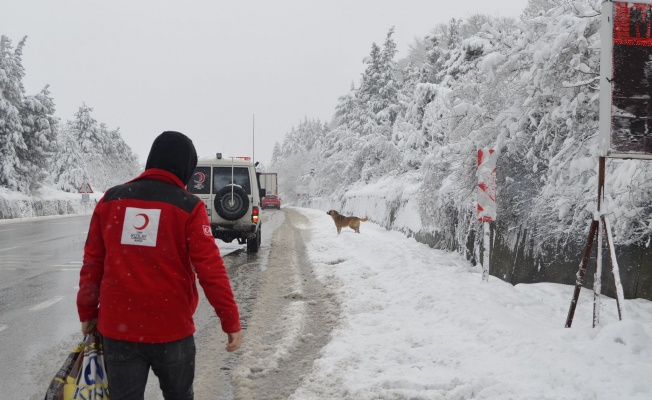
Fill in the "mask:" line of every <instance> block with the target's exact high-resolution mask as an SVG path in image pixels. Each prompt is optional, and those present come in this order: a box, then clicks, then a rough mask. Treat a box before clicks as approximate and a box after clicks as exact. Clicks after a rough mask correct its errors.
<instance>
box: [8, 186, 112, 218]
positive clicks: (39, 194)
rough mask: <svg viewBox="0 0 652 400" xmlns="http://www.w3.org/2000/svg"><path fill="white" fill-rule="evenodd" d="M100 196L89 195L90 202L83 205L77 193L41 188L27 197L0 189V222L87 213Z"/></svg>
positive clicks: (98, 194) (95, 194)
mask: <svg viewBox="0 0 652 400" xmlns="http://www.w3.org/2000/svg"><path fill="white" fill-rule="evenodd" d="M102 195H103V193H91V194H90V195H89V199H90V202H89V203H88V204H86V205H84V203H82V195H81V194H79V193H68V192H62V191H59V190H54V189H50V188H41V189H39V190H38V191H36V192H34V194H33V195H32V196H27V195H25V194H22V193H19V192H12V191H10V190H8V189H6V188H0V220H3V219H15V218H29V217H43V216H49V215H65V214H82V213H88V212H91V211H92V209H93V207H94V205H95V203H96V201H97V200H99V199H100V198H101V197H102Z"/></svg>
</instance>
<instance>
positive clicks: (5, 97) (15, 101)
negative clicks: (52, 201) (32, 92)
mask: <svg viewBox="0 0 652 400" xmlns="http://www.w3.org/2000/svg"><path fill="white" fill-rule="evenodd" d="M25 40H26V38H23V40H21V41H20V42H19V43H18V46H17V47H16V49H14V48H13V46H12V44H11V40H10V39H9V38H8V37H6V36H4V35H3V36H0V185H1V186H4V187H7V188H9V189H10V190H21V191H26V190H27V187H26V186H29V185H28V184H26V183H25V182H24V181H23V179H22V178H21V176H20V172H19V167H20V165H21V160H20V158H19V155H18V150H23V151H25V150H26V149H27V146H26V144H25V141H24V140H23V135H22V132H23V127H22V121H21V117H20V110H21V108H22V103H23V97H24V92H25V90H24V88H23V84H22V79H23V76H24V75H25V72H24V69H23V66H22V61H21V55H22V49H23V47H24V45H25Z"/></svg>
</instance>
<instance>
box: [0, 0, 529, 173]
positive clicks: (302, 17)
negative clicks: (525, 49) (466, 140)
mask: <svg viewBox="0 0 652 400" xmlns="http://www.w3.org/2000/svg"><path fill="white" fill-rule="evenodd" d="M526 5H527V0H501V1H499V2H493V1H487V0H466V1H443V0H391V1H390V0H328V1H314V0H276V1H265V0H250V1H245V0H243V1H228V2H227V1H217V0H200V1H173V0H156V1H154V0H138V1H133V0H111V1H95V0H93V1H91V0H85V1H83V0H56V1H52V0H29V1H26V0H3V1H2V11H1V12H0V34H3V35H6V36H9V37H10V38H11V39H12V42H13V44H14V45H16V44H17V43H18V41H19V40H20V39H21V38H22V37H23V36H25V35H26V36H28V40H27V44H26V47H25V50H24V54H23V65H24V67H25V70H26V78H25V80H24V84H25V89H26V90H27V94H35V93H37V92H38V91H39V90H40V89H41V88H42V87H43V86H45V85H46V84H50V90H51V92H52V96H53V97H54V100H55V103H56V105H57V116H58V117H60V118H61V119H62V120H63V121H65V120H68V119H71V118H72V117H73V115H74V113H75V111H77V109H78V108H79V106H80V105H81V104H82V103H86V104H87V105H88V106H90V107H93V109H94V113H93V115H94V117H95V119H97V120H98V121H100V122H104V123H106V124H107V125H108V126H109V127H110V128H117V127H119V128H120V131H121V132H122V136H123V138H124V139H125V141H126V142H127V144H129V145H130V146H131V148H132V149H133V150H134V151H135V152H136V153H137V154H138V155H139V158H140V160H141V162H144V161H145V159H146V158H147V153H148V152H149V147H150V145H151V143H152V140H153V139H154V138H155V137H156V136H157V135H158V134H159V133H160V132H162V131H164V130H178V131H180V132H183V133H185V134H187V135H188V136H189V137H190V138H191V139H192V140H193V141H194V143H195V146H196V147H197V150H198V152H199V154H200V155H210V154H213V153H215V152H223V153H226V154H229V155H233V156H241V155H248V156H251V155H252V136H253V135H252V132H253V129H252V128H253V123H252V122H253V116H254V115H255V142H256V146H255V154H254V157H255V158H256V160H259V161H262V162H263V163H265V164H268V163H269V161H270V159H271V155H272V149H273V147H274V143H276V142H282V141H283V138H284V136H285V134H286V133H287V132H288V131H289V130H290V129H291V128H292V126H296V125H297V124H298V123H299V121H300V120H302V119H303V118H304V117H308V118H318V119H320V120H322V121H328V120H330V118H331V117H332V115H333V112H334V109H335V105H336V104H337V98H338V97H339V96H341V95H343V94H345V93H346V92H348V90H349V89H350V86H351V83H352V82H355V83H356V84H358V83H359V78H360V74H361V73H362V71H363V70H364V64H362V58H363V57H365V56H366V55H367V54H369V50H370V49H371V44H372V43H373V42H376V43H378V44H379V45H381V44H382V43H383V42H384V40H385V36H386V34H387V31H388V30H389V28H390V27H392V26H394V27H395V33H394V36H393V37H394V40H395V42H396V44H397V46H398V51H399V52H398V58H402V57H404V56H405V55H406V53H407V49H408V45H409V44H410V43H412V42H413V41H414V38H415V37H422V36H425V35H427V34H428V33H429V31H430V30H431V29H432V28H433V27H434V26H435V25H437V24H438V23H440V22H447V21H448V20H450V19H451V18H465V17H468V16H469V15H472V14H475V13H481V14H490V15H498V16H514V17H517V16H519V15H520V14H521V11H522V10H523V9H524V8H525V6H526Z"/></svg>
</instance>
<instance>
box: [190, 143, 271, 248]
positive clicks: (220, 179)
mask: <svg viewBox="0 0 652 400" xmlns="http://www.w3.org/2000/svg"><path fill="white" fill-rule="evenodd" d="M187 188H188V191H189V192H190V193H193V194H195V195H196V196H198V197H199V198H201V199H202V200H203V201H204V203H206V212H207V213H208V218H209V219H210V221H211V230H212V232H213V236H214V237H215V238H217V239H220V240H222V241H224V242H232V241H233V239H238V243H240V244H244V243H247V251H248V252H249V253H256V252H258V248H259V247H260V238H261V235H260V231H261V221H260V209H261V204H260V199H261V198H262V197H264V196H265V193H264V191H265V189H262V190H261V189H260V185H259V182H258V174H257V173H256V167H255V165H254V164H253V163H252V162H251V159H249V158H248V157H230V158H222V154H220V153H217V155H216V157H215V158H212V159H199V161H198V162H197V168H195V172H194V174H193V176H192V179H190V182H189V183H188V186H187Z"/></svg>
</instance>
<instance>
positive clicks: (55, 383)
mask: <svg viewBox="0 0 652 400" xmlns="http://www.w3.org/2000/svg"><path fill="white" fill-rule="evenodd" d="M83 354H84V342H80V343H79V344H78V345H77V346H76V347H75V348H74V349H73V350H72V351H71V352H70V354H68V357H66V360H65V361H64V362H63V365H62V366H61V368H60V369H59V371H58V372H57V374H56V375H55V376H54V378H52V382H50V386H49V387H48V390H47V391H46V392H45V400H63V386H64V384H65V382H66V378H67V377H68V375H70V372H71V371H72V369H73V368H74V367H75V364H76V363H77V361H79V359H80V358H81V357H83Z"/></svg>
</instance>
